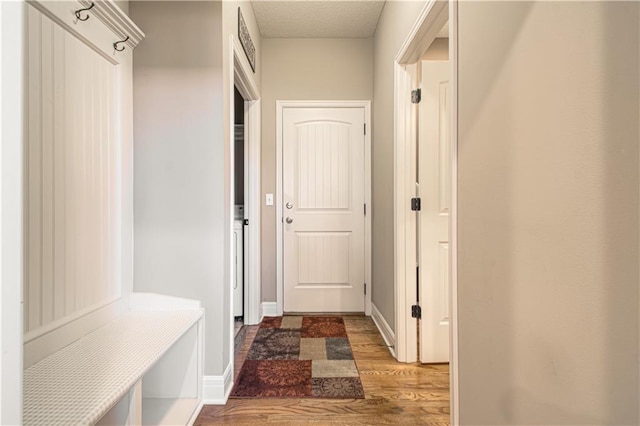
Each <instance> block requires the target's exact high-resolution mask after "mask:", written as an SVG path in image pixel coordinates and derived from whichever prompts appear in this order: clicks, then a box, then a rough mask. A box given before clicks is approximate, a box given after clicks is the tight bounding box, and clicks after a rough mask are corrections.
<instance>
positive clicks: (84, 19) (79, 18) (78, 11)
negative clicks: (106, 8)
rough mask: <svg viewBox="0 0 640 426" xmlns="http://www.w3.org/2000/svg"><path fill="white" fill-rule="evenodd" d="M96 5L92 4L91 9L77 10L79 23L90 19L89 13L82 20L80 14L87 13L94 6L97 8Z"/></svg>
mask: <svg viewBox="0 0 640 426" xmlns="http://www.w3.org/2000/svg"><path fill="white" fill-rule="evenodd" d="M95 5H96V4H95V3H94V2H91V6H89V7H85V8H84V9H78V10H76V18H78V21H86V20H87V19H89V14H88V13H87V16H85V17H84V18H82V17H81V16H80V12H86V11H87V10H91V9H92V8H93V6H95Z"/></svg>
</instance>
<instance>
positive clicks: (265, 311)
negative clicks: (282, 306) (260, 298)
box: [262, 302, 278, 317]
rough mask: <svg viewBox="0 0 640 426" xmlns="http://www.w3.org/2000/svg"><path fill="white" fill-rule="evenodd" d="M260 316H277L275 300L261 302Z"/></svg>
mask: <svg viewBox="0 0 640 426" xmlns="http://www.w3.org/2000/svg"><path fill="white" fill-rule="evenodd" d="M262 316H263V317H277V316H278V304H277V303H276V302H262Z"/></svg>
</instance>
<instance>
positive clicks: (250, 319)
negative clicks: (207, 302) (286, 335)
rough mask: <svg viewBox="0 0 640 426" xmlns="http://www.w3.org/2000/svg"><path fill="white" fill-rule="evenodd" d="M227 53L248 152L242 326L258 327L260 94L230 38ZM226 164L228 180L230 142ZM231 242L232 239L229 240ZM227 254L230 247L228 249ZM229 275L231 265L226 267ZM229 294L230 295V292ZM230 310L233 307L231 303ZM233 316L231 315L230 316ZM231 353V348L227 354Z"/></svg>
mask: <svg viewBox="0 0 640 426" xmlns="http://www.w3.org/2000/svg"><path fill="white" fill-rule="evenodd" d="M229 49H230V52H232V53H231V55H232V57H233V60H232V61H231V62H232V64H231V67H232V69H231V70H230V73H231V74H230V75H233V79H231V84H230V87H228V90H229V101H230V110H231V111H233V110H234V98H235V96H234V86H235V87H237V88H238V91H239V92H240V94H241V95H242V97H243V98H244V99H245V117H246V122H245V128H246V129H247V130H248V131H247V132H246V136H245V138H246V139H247V145H248V150H247V151H246V152H245V156H248V165H249V167H248V168H247V169H248V170H247V171H248V179H247V181H246V182H245V185H247V186H248V194H247V200H245V206H247V208H246V209H245V217H246V218H247V219H249V227H248V229H247V232H248V234H249V235H248V238H247V240H248V249H246V251H245V253H247V254H248V258H249V262H248V266H247V270H248V271H247V274H246V276H245V283H246V285H245V289H246V292H247V295H246V297H245V318H244V321H245V324H248V325H254V324H258V323H259V322H260V320H261V312H262V310H261V305H260V303H261V299H262V287H261V282H262V276H261V273H262V272H261V263H260V262H261V258H262V255H261V245H260V232H261V230H260V228H261V218H260V211H261V197H260V193H261V189H260V173H261V167H260V165H261V157H260V152H261V142H260V135H261V126H262V124H261V120H260V118H261V107H262V105H261V101H260V92H259V91H258V86H257V85H256V82H255V80H254V78H253V71H252V70H251V67H250V65H249V62H248V61H247V58H246V56H245V54H244V50H243V49H242V46H241V45H240V42H239V41H238V39H237V38H236V37H235V36H234V35H233V34H231V35H230V36H229ZM229 120H230V123H229V125H230V128H229V129H230V138H232V139H233V131H232V130H233V128H234V122H233V114H230V118H229ZM229 155H230V158H229V164H230V169H231V170H230V173H231V174H230V176H234V165H235V162H234V158H233V156H234V141H233V140H231V141H230V149H229ZM230 194H231V195H233V179H232V182H231V188H230ZM233 204H234V203H233V202H232V203H231V209H233V207H234V205H233ZM230 220H231V221H233V220H234V212H233V210H232V211H231V212H230ZM230 229H231V232H233V223H231V224H230ZM230 241H232V239H230ZM228 250H229V251H231V247H229V248H228ZM230 267H231V270H232V271H233V265H231V266H230ZM230 277H231V282H230V283H229V284H230V285H231V287H230V289H232V288H233V279H234V277H233V274H230ZM231 293H233V291H231ZM230 306H233V303H231V305H230ZM231 315H232V316H233V312H231ZM233 327H234V321H233V318H232V321H231V344H232V345H233V333H234V331H233ZM231 353H233V348H232V350H231Z"/></svg>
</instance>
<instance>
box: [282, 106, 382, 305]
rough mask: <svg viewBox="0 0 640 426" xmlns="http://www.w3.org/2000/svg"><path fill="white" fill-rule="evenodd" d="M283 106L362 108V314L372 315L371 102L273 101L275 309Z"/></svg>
mask: <svg viewBox="0 0 640 426" xmlns="http://www.w3.org/2000/svg"><path fill="white" fill-rule="evenodd" d="M285 108H363V109H364V123H365V125H366V128H367V132H366V133H365V135H364V185H365V191H364V200H365V201H364V202H365V203H366V204H367V214H366V216H365V217H364V265H365V267H364V271H365V272H364V278H365V283H367V294H366V296H365V305H364V313H365V315H367V316H370V315H371V292H372V285H371V213H372V207H371V101H276V201H275V202H276V311H277V315H282V314H283V312H284V304H283V302H284V300H283V295H284V287H283V286H284V279H283V272H284V271H283V267H284V265H283V255H282V249H283V238H282V237H283V236H282V217H283V216H282V116H283V112H284V109H285Z"/></svg>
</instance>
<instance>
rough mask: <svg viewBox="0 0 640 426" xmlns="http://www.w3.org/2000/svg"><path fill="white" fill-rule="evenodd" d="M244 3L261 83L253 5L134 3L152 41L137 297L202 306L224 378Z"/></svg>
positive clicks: (138, 114)
mask: <svg viewBox="0 0 640 426" xmlns="http://www.w3.org/2000/svg"><path fill="white" fill-rule="evenodd" d="M239 5H240V6H241V7H242V8H243V15H244V17H245V20H246V22H247V25H248V27H249V30H250V31H251V32H252V36H253V40H254V44H255V45H256V49H257V51H258V52H257V54H258V56H257V57H258V66H257V69H256V71H257V72H256V74H255V77H256V83H258V82H259V79H260V78H259V70H260V65H259V58H260V56H259V55H260V53H259V48H260V40H259V36H258V35H257V26H256V24H255V19H254V17H253V10H252V8H251V6H250V4H248V3H246V2H242V3H239V2H233V3H231V2H224V3H223V2H200V1H194V2H183V1H176V2H173V1H159V2H147V1H132V2H130V4H129V9H130V14H131V16H132V19H133V20H134V21H135V22H136V23H137V24H138V25H139V26H140V28H142V29H143V31H144V32H145V33H146V38H145V40H144V41H143V42H142V43H141V44H140V45H139V46H138V48H137V49H136V52H135V57H134V121H135V126H134V129H135V259H134V261H135V284H134V289H135V290H136V291H151V292H157V293H163V294H169V295H175V296H181V297H187V298H193V299H197V300H201V301H202V303H203V306H204V308H205V321H206V323H205V353H206V356H205V358H206V361H205V374H206V375H214V376H220V375H222V373H223V372H224V371H225V368H227V366H228V365H229V364H230V360H231V353H230V348H231V332H230V330H231V327H232V323H231V321H232V319H231V306H230V303H229V301H230V297H231V291H230V289H231V276H230V273H231V267H230V264H231V248H230V247H231V229H232V228H231V221H232V219H233V216H232V206H233V200H232V198H231V194H232V187H231V185H232V179H231V161H230V160H231V154H232V147H233V143H232V136H233V131H232V121H231V119H232V113H231V109H230V103H231V98H230V95H232V94H233V92H232V90H229V89H230V87H231V80H230V79H231V77H232V76H231V75H230V72H229V69H230V68H229V65H230V64H232V57H231V52H230V49H229V35H230V34H232V33H233V34H236V35H237V19H238V18H237V8H238V6H239ZM231 88H232V87H231Z"/></svg>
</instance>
